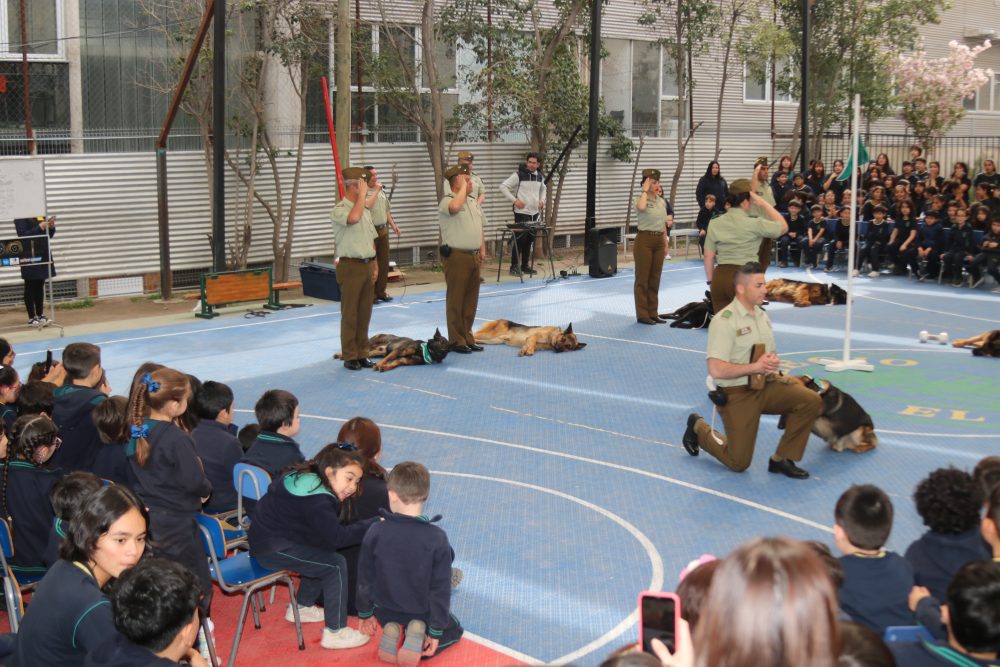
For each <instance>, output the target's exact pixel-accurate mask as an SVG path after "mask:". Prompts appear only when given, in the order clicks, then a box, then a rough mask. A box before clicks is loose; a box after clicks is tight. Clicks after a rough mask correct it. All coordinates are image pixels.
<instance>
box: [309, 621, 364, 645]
mask: <svg viewBox="0 0 1000 667" xmlns="http://www.w3.org/2000/svg"><path fill="white" fill-rule="evenodd" d="M369 639H371V637H369V636H368V635H366V634H365V633H363V632H358V631H357V630H355V629H354V628H351V627H348V626H346V625H345V626H344V627H342V628H341V629H340V630H337V631H336V632H334V631H333V630H331V629H330V628H323V638H322V639H321V640H320V641H319V645H320V646H322V647H323V648H329V649H338V648H357V647H358V646H364V645H365V644H367V643H368V640H369Z"/></svg>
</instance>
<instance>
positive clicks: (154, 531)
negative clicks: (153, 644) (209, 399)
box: [125, 368, 212, 611]
mask: <svg viewBox="0 0 1000 667" xmlns="http://www.w3.org/2000/svg"><path fill="white" fill-rule="evenodd" d="M133 389H134V391H132V392H131V396H130V398H129V402H128V410H127V415H128V424H129V441H128V445H127V447H126V450H125V452H126V455H127V457H128V476H129V479H130V480H131V482H132V488H133V489H135V492H136V493H137V494H138V495H139V498H141V499H142V501H143V502H144V503H145V504H146V507H148V508H149V531H150V539H151V540H152V541H153V544H154V545H155V550H156V555H157V556H158V557H160V558H167V559H169V560H173V561H176V562H178V563H180V564H181V565H184V566H186V567H187V568H189V569H190V570H191V571H192V572H194V573H195V574H197V575H198V578H199V579H200V581H201V587H202V591H203V592H204V594H205V601H204V603H203V604H204V608H205V610H206V611H207V610H208V605H209V601H210V599H211V595H212V579H211V576H210V575H209V572H208V562H207V561H206V560H205V555H204V551H203V550H202V545H201V536H200V534H199V533H198V525H197V523H195V515H197V514H198V513H199V512H201V506H202V503H203V502H204V501H205V500H206V499H207V498H208V496H209V494H211V492H212V485H211V484H210V483H209V481H208V479H207V478H206V477H205V471H204V469H203V468H202V465H201V460H200V459H199V458H198V455H197V453H196V452H195V447H194V440H192V439H191V436H190V435H188V434H187V433H185V432H184V431H182V430H181V429H180V428H178V426H177V425H176V423H175V420H176V419H177V418H178V417H180V416H181V415H182V414H184V411H185V410H186V409H187V404H188V401H189V400H190V398H191V383H190V382H189V380H188V377H187V376H186V375H184V374H183V373H181V372H180V371H176V370H174V369H172V368H159V369H157V370H153V371H151V372H147V373H144V374H143V375H141V376H140V377H139V378H138V381H137V382H136V383H135V384H134V385H133Z"/></svg>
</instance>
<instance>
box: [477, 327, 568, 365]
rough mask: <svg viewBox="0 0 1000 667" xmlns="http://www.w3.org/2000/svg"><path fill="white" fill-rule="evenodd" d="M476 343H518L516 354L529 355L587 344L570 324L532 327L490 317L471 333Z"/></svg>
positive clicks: (565, 350)
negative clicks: (536, 351)
mask: <svg viewBox="0 0 1000 667" xmlns="http://www.w3.org/2000/svg"><path fill="white" fill-rule="evenodd" d="M473 335H474V336H475V337H476V342H477V343H483V344H484V345H501V344H507V345H510V346H512V347H519V348H521V351H520V352H518V353H517V356H519V357H530V356H531V355H533V354H534V353H535V350H552V351H553V352H571V351H573V350H579V349H581V348H584V347H587V344H586V343H581V342H580V341H579V340H577V338H576V334H575V333H573V324H572V323H570V325H569V326H568V327H566V328H565V329H560V328H559V327H533V326H528V325H525V324H518V323H517V322H511V321H510V320H490V321H489V322H487V323H486V324H484V325H483V327H482V328H481V329H480V330H479V331H477V332H476V333H475V334H473Z"/></svg>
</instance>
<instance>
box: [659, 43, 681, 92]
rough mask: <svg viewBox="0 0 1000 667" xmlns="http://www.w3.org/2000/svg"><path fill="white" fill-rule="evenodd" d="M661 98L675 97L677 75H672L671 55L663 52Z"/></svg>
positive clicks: (672, 62)
mask: <svg viewBox="0 0 1000 667" xmlns="http://www.w3.org/2000/svg"><path fill="white" fill-rule="evenodd" d="M660 96H661V97H677V75H676V74H675V73H674V59H673V56H672V55H671V53H670V52H669V51H667V50H665V49H664V51H663V79H661V83H660Z"/></svg>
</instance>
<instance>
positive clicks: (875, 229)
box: [865, 221, 892, 246]
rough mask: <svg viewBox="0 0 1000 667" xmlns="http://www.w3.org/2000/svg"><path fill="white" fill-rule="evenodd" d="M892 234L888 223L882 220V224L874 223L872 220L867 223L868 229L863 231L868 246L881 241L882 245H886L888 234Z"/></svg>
mask: <svg viewBox="0 0 1000 667" xmlns="http://www.w3.org/2000/svg"><path fill="white" fill-rule="evenodd" d="M891 234H892V230H891V229H890V228H889V223H888V222H886V221H883V222H882V224H876V223H875V222H874V221H872V222H871V223H870V224H869V225H868V231H867V232H866V233H865V243H867V244H868V245H869V246H871V245H873V244H875V243H881V244H882V245H887V244H888V243H889V236H890V235H891Z"/></svg>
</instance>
